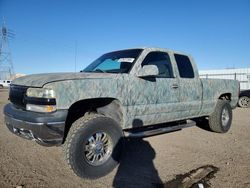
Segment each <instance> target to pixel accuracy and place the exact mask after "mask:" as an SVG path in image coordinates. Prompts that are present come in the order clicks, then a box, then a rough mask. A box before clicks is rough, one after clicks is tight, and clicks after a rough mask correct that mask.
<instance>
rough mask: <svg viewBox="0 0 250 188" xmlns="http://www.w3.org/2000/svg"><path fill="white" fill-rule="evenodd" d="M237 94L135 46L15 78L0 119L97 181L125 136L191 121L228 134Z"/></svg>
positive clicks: (232, 84)
mask: <svg viewBox="0 0 250 188" xmlns="http://www.w3.org/2000/svg"><path fill="white" fill-rule="evenodd" d="M238 92H239V83H238V82H237V81H233V80H216V79H200V78H199V76H198V71H197V69H196V65H195V63H194V61H193V59H192V58H191V57H190V56H188V55H185V54H182V53H178V52H174V51H171V50H166V49H160V48H138V49H128V50H121V51H115V52H111V53H107V54H104V55H103V56H101V57H100V58H98V59H97V60H95V61H94V62H93V63H91V64H90V65H89V66H88V67H87V68H85V69H84V70H82V71H81V72H80V73H56V74H37V75H29V76H25V77H22V78H18V79H16V80H14V81H13V82H12V84H11V87H10V93H9V99H10V103H9V104H7V105H6V106H5V108H4V114H5V122H6V125H7V127H8V128H9V130H10V131H11V132H12V133H14V134H16V135H19V136H21V137H23V138H26V139H31V140H35V141H36V142H37V143H39V144H42V145H46V146H54V145H62V146H63V150H64V153H65V157H66V160H67V163H68V164H69V166H70V167H71V169H72V170H73V171H74V173H75V174H76V175H78V176H80V177H83V178H98V177H101V176H104V175H106V174H107V173H109V172H110V171H112V169H113V168H114V167H115V166H116V165H117V164H118V161H119V157H120V154H121V152H122V150H124V149H126V146H124V142H123V141H124V138H125V137H145V136H152V135H156V134H161V133H166V132H171V131H176V130H180V129H182V128H185V127H189V126H191V125H194V124H195V122H196V123H199V124H200V125H202V126H208V127H209V128H210V129H211V130H212V131H214V132H217V133H225V132H227V131H228V130H229V128H230V126H231V122H232V109H233V108H235V106H236V105H237V101H238Z"/></svg>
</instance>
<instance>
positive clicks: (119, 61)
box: [83, 49, 142, 73]
mask: <svg viewBox="0 0 250 188" xmlns="http://www.w3.org/2000/svg"><path fill="white" fill-rule="evenodd" d="M141 52H142V49H133V50H122V51H116V52H110V53H107V54H104V55H102V56H101V57H100V58H98V59H97V60H95V61H94V62H93V63H91V64H90V65H89V66H88V67H87V68H85V69H84V70H83V72H107V73H128V72H129V71H130V69H131V67H132V65H133V64H134V62H135V61H136V59H137V58H138V56H139V55H140V53H141Z"/></svg>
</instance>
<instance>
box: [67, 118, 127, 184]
mask: <svg viewBox="0 0 250 188" xmlns="http://www.w3.org/2000/svg"><path fill="white" fill-rule="evenodd" d="M101 133H103V135H104V134H106V137H107V138H108V140H109V141H108V142H107V143H109V144H110V143H112V144H111V146H110V147H107V146H105V145H104V141H103V144H102V146H103V148H112V151H111V149H110V151H109V152H107V154H105V155H104V156H106V157H105V160H103V162H100V161H98V160H97V161H96V163H94V162H93V163H92V162H91V160H89V159H88V154H89V153H91V154H92V153H95V152H98V151H104V149H103V150H100V148H99V147H100V144H99V145H98V144H93V142H90V140H91V139H92V137H93V138H95V142H94V143H97V142H98V141H97V140H98V139H97V137H99V136H97V134H101ZM101 140H102V139H101ZM105 140H106V139H105ZM91 144H92V145H91ZM93 145H94V146H95V147H93ZM107 145H108V144H107ZM122 145H123V133H122V130H121V128H120V126H119V124H118V123H117V122H116V121H114V120H113V119H111V118H108V117H105V116H102V115H98V114H91V115H87V116H86V115H85V116H83V117H81V118H79V119H78V120H76V121H75V122H74V123H73V124H72V126H71V128H70V130H69V133H68V136H67V138H66V141H65V143H64V145H63V150H64V154H65V156H66V160H67V163H68V165H69V166H70V167H71V169H72V170H73V172H74V173H75V174H76V175H77V176H79V177H81V178H89V179H96V178H99V177H102V176H105V175H106V174H108V173H109V172H111V171H112V170H113V169H114V168H115V167H116V165H117V164H118V163H119V159H120V155H121V152H122ZM87 146H88V148H92V149H89V150H91V151H92V152H89V153H87V152H88V149H87ZM90 146H91V147H90ZM93 148H95V149H93ZM97 148H99V150H98V149H97ZM97 150H98V151H97ZM106 150H107V149H106ZM93 151H94V152H93ZM86 153H87V154H86ZM99 157H101V156H99ZM93 161H94V159H93Z"/></svg>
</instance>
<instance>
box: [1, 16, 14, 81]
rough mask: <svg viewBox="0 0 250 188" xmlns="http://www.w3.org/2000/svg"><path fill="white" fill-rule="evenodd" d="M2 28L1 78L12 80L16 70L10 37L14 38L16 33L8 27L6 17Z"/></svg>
mask: <svg viewBox="0 0 250 188" xmlns="http://www.w3.org/2000/svg"><path fill="white" fill-rule="evenodd" d="M0 29H1V30H0V79H1V80H11V79H13V78H14V76H15V72H14V66H13V62H12V56H11V51H10V48H9V39H12V38H14V33H13V32H12V31H11V30H9V29H8V28H7V26H6V23H5V20H4V18H3V24H2V26H1V27H0Z"/></svg>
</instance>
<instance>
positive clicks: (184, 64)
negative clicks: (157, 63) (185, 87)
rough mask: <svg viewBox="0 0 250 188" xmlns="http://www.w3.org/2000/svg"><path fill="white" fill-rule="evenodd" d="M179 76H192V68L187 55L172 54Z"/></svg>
mask: <svg viewBox="0 0 250 188" xmlns="http://www.w3.org/2000/svg"><path fill="white" fill-rule="evenodd" d="M174 57H175V61H176V63H177V67H178V70H179V74H180V77H181V78H194V70H193V67H192V64H191V62H190V60H189V58H188V56H185V55H180V54H174Z"/></svg>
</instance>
